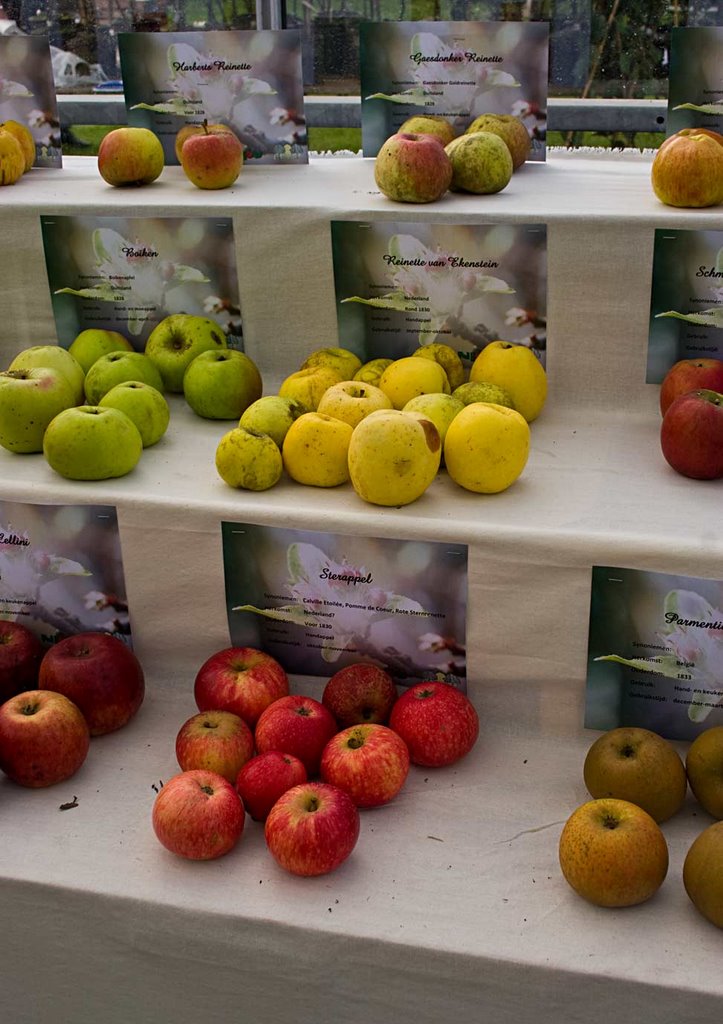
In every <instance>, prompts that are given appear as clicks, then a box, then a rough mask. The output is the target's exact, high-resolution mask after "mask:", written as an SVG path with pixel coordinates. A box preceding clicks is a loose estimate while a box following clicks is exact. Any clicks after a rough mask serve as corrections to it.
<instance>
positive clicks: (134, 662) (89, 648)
mask: <svg viewBox="0 0 723 1024" xmlns="http://www.w3.org/2000/svg"><path fill="white" fill-rule="evenodd" d="M38 689H40V690H54V691H55V692H56V693H63V694H65V696H66V697H68V699H69V700H72V701H73V703H74V704H77V705H78V707H79V708H80V710H81V711H82V712H83V714H84V715H85V719H86V721H87V723H88V728H89V729H90V735H91V736H103V735H104V734H105V733H107V732H114V731H115V730H116V729H120V728H121V727H122V726H124V725H126V724H127V723H128V722H129V721H130V720H131V718H133V716H134V715H135V713H136V712H137V711H138V709H139V707H140V706H141V704H142V703H143V698H144V696H145V679H144V676H143V669H142V668H141V664H140V662H139V661H138V658H137V657H136V656H135V654H134V653H133V651H132V650H131V649H130V647H127V646H126V645H125V644H124V643H123V641H122V640H119V639H118V638H117V637H114V636H112V635H111V634H110V633H92V632H89V633H76V634H75V636H68V637H66V638H65V639H64V640H60V641H58V643H57V644H55V645H54V646H53V647H51V648H50V649H49V650H48V651H46V653H45V655H44V656H43V660H42V661H41V662H40V672H39V675H38Z"/></svg>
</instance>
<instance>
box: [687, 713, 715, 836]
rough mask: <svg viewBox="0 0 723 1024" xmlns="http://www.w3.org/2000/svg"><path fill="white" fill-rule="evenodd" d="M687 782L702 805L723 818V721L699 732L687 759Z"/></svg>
mask: <svg viewBox="0 0 723 1024" xmlns="http://www.w3.org/2000/svg"><path fill="white" fill-rule="evenodd" d="M685 770H686V773H687V775H688V782H689V783H690V788H691V790H692V791H693V796H694V797H695V798H696V800H697V801H698V803H699V804H700V805H701V807H702V808H703V809H704V810H706V811H707V812H708V814H711V815H712V816H713V817H714V818H718V819H721V818H723V725H715V726H713V727H712V728H710V729H706V730H705V731H704V732H701V733H699V734H698V735H697V736H696V738H695V739H694V740H693V742H692V743H691V745H690V746H689V747H688V754H687V756H686V759H685Z"/></svg>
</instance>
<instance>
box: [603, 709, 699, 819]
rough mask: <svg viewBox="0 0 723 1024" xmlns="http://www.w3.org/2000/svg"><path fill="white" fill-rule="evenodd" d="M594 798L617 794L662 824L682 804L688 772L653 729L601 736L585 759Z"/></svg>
mask: <svg viewBox="0 0 723 1024" xmlns="http://www.w3.org/2000/svg"><path fill="white" fill-rule="evenodd" d="M583 777H584V779H585V785H586V786H587V790H588V792H589V794H590V796H592V797H595V798H598V797H602V796H614V797H617V798H618V799H620V800H629V801H630V802H631V803H633V804H637V805H638V807H642V808H643V810H645V811H647V812H648V814H649V815H650V816H651V817H652V818H654V819H655V820H656V821H657V822H658V824H660V823H661V822H663V821H667V820H668V818H671V817H672V816H673V815H674V814H675V813H676V812H677V811H679V810H680V808H681V807H682V806H683V801H684V800H685V794H686V791H687V789H688V780H687V778H686V775H685V768H684V767H683V762H682V761H681V759H680V757H679V755H678V753H677V751H676V750H675V748H674V747H673V746H672V744H671V743H669V742H668V740H666V739H663V737H662V736H658V734H657V733H655V732H651V731H650V730H649V729H641V728H637V727H633V726H630V727H625V726H623V727H621V728H619V729H610V730H609V732H606V733H604V734H603V735H602V736H598V738H597V739H596V740H595V742H594V743H593V744H592V746H591V747H590V749H589V750H588V752H587V756H586V757H585V763H584V765H583Z"/></svg>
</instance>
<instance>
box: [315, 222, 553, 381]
mask: <svg viewBox="0 0 723 1024" xmlns="http://www.w3.org/2000/svg"><path fill="white" fill-rule="evenodd" d="M331 235H332V252H333V260H334V286H335V291H336V310H337V322H338V327H339V337H341V338H343V339H344V344H345V345H346V346H347V347H348V348H351V349H352V350H353V351H355V352H356V353H357V355H358V356H360V358H362V359H363V360H364V361H366V360H370V359H378V358H389V359H397V358H399V357H401V356H408V355H411V354H412V352H414V351H415V349H417V348H418V347H419V346H420V345H429V344H431V343H443V344H445V345H449V346H451V347H452V348H454V350H455V351H456V352H457V353H458V355H459V357H460V359H461V360H462V363H463V365H464V364H466V365H467V366H469V365H471V363H472V362H473V361H474V358H475V356H476V355H477V354H478V353H479V352H480V350H481V349H482V348H484V346H485V345H486V344H488V343H489V342H490V341H496V340H505V341H511V342H514V343H516V344H521V345H526V346H527V347H528V348H531V349H532V350H533V351H534V352H535V354H536V355H537V356H538V357H539V359H540V361H541V363H542V365H543V366H544V365H545V348H546V337H547V231H546V227H545V225H544V224H440V223H437V222H434V223H423V222H406V221H404V222H402V221H387V220H385V221H376V222H372V223H370V222H358V221H332V223H331Z"/></svg>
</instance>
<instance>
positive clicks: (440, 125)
mask: <svg viewBox="0 0 723 1024" xmlns="http://www.w3.org/2000/svg"><path fill="white" fill-rule="evenodd" d="M397 131H398V132H411V133H412V135H434V137H435V138H437V139H439V141H440V142H441V143H442V145H443V146H446V145H447V143H448V142H451V141H452V139H454V138H455V137H456V135H457V132H456V131H455V129H454V128H453V127H452V125H451V123H450V122H449V121H448V120H447V118H446V117H443V116H442V114H412V116H411V117H408V118H407V120H406V121H403V122H402V124H400V126H399V128H397Z"/></svg>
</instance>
